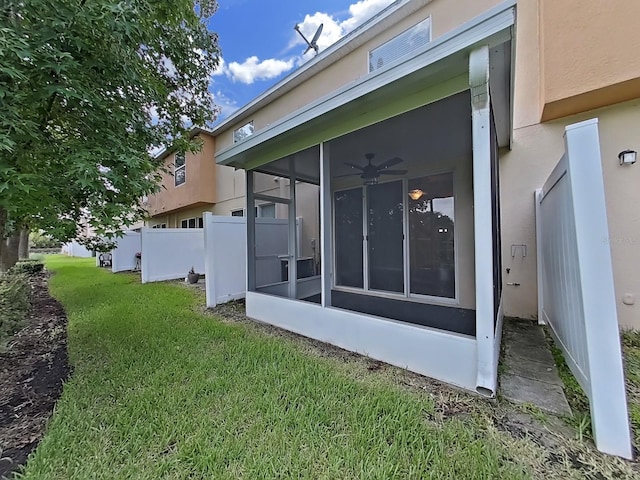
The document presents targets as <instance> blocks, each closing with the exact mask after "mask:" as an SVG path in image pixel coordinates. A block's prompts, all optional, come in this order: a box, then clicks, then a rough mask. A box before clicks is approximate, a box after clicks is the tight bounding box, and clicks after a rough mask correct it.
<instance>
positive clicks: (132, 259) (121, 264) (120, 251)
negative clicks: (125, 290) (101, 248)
mask: <svg viewBox="0 0 640 480" xmlns="http://www.w3.org/2000/svg"><path fill="white" fill-rule="evenodd" d="M117 243H118V246H117V247H116V248H114V249H113V251H112V252H111V255H112V257H111V271H112V272H114V273H115V272H122V271H125V270H134V269H135V268H136V253H139V252H142V239H141V235H140V233H139V232H134V231H132V230H129V231H126V232H124V236H122V237H120V238H118V239H117ZM138 267H139V265H138Z"/></svg>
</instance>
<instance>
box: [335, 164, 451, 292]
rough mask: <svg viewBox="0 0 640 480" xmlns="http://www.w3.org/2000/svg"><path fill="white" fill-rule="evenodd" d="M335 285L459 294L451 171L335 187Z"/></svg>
mask: <svg viewBox="0 0 640 480" xmlns="http://www.w3.org/2000/svg"><path fill="white" fill-rule="evenodd" d="M333 200H334V235H335V237H334V242H335V262H336V263H335V267H336V275H335V284H336V286H337V287H340V286H342V287H351V288H357V289H362V290H366V291H382V292H389V293H393V294H400V295H404V296H405V297H415V296H423V297H424V296H427V297H439V298H449V299H455V298H456V278H455V277H456V275H455V248H454V247H455V245H454V239H455V222H454V220H455V215H454V195H453V174H452V173H444V174H439V175H429V176H424V177H419V178H413V179H409V180H396V181H390V182H385V183H380V184H376V185H367V186H364V187H358V188H352V189H350V190H344V191H337V192H334V196H333Z"/></svg>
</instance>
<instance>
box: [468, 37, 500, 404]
mask: <svg viewBox="0 0 640 480" xmlns="http://www.w3.org/2000/svg"><path fill="white" fill-rule="evenodd" d="M469 85H470V87H471V122H472V137H473V205H474V208H473V229H474V245H475V247H474V252H475V255H474V257H475V289H476V340H477V341H478V358H477V372H478V378H477V383H476V390H477V391H478V393H483V394H488V395H490V396H493V395H494V394H495V392H496V387H497V375H498V370H497V368H498V367H497V364H496V362H495V359H494V347H495V325H494V322H495V320H496V319H495V318H494V313H495V312H494V301H493V300H494V299H493V295H494V293H493V260H494V259H493V218H492V208H491V203H492V202H491V109H490V98H489V47H488V46H486V45H485V46H482V47H480V48H478V49H476V50H474V51H473V52H471V55H470V56H469Z"/></svg>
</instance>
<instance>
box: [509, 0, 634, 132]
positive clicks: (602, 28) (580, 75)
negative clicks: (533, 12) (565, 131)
mask: <svg viewBox="0 0 640 480" xmlns="http://www.w3.org/2000/svg"><path fill="white" fill-rule="evenodd" d="M524 3H525V2H523V1H520V2H519V6H520V5H524ZM638 18H640V2H638V1H637V0H609V1H602V0H583V1H580V2H577V1H569V0H540V39H541V45H542V62H543V64H544V77H543V84H542V90H543V101H544V105H545V106H544V112H543V119H545V120H546V119H553V118H558V117H561V116H565V115H569V114H573V113H578V112H580V111H585V110H590V109H593V108H597V107H601V106H604V105H610V104H612V103H616V102H620V101H625V100H629V99H632V98H637V97H638V96H640V55H639V54H638V52H640V35H638ZM612 87H613V88H612Z"/></svg>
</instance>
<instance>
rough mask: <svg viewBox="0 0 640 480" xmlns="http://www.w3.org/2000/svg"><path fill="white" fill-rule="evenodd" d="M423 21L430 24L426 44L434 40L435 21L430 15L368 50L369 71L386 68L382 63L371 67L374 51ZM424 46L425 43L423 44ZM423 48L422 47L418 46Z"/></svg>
mask: <svg viewBox="0 0 640 480" xmlns="http://www.w3.org/2000/svg"><path fill="white" fill-rule="evenodd" d="M421 23H428V24H429V39H428V40H427V42H426V43H425V45H428V44H430V43H431V42H432V41H433V22H432V21H431V16H428V17H426V18H424V19H422V20H420V21H419V22H417V23H414V24H413V25H411V26H410V27H409V28H406V29H405V30H403V31H402V32H400V33H398V34H397V35H395V36H393V37H391V38H390V39H389V40H387V41H386V42H382V43H381V44H379V45H377V46H376V47H373V48H372V49H371V50H368V51H367V72H368V73H373V72H376V71H378V70H380V69H381V68H384V65H381V66H380V67H375V68H371V67H372V64H371V55H372V54H374V52H375V51H376V50H377V49H379V48H382V47H384V46H386V45H389V44H390V43H391V42H393V41H394V40H397V39H398V37H401V36H402V35H405V34H406V33H407V32H409V31H410V30H411V29H412V28H415V27H417V26H418V25H420V24H421ZM423 46H424V45H423ZM418 48H421V47H418ZM412 51H413V50H408V51H407V52H406V53H404V54H402V55H400V56H398V57H396V58H395V59H393V60H392V61H391V62H390V63H393V62H395V61H396V60H398V59H400V58H403V57H404V56H406V55H408V54H409V53H411V52H412Z"/></svg>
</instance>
